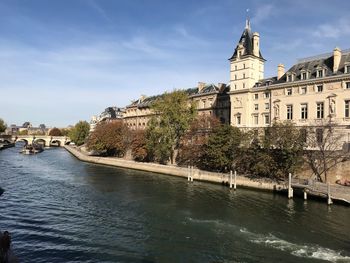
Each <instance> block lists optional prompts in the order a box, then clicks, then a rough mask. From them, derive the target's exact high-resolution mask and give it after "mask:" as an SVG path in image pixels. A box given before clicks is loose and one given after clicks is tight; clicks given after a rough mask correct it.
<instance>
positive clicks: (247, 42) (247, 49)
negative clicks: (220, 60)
mask: <svg viewBox="0 0 350 263" xmlns="http://www.w3.org/2000/svg"><path fill="white" fill-rule="evenodd" d="M240 44H241V45H243V47H244V52H243V54H242V56H241V57H242V58H244V57H245V56H254V57H255V55H254V53H253V34H252V31H251V30H250V26H247V27H246V28H245V29H244V31H243V33H242V36H241V38H240V39H239V42H238V44H237V47H236V48H235V51H234V53H233V55H232V56H231V57H230V58H229V60H232V59H236V58H237V53H238V46H239V45H240ZM259 58H261V59H264V58H263V56H262V55H261V52H260V51H259ZM264 60H265V59H264Z"/></svg>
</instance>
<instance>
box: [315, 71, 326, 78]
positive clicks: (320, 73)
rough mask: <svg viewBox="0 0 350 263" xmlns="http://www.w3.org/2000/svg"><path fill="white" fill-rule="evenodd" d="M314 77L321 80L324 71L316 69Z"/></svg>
mask: <svg viewBox="0 0 350 263" xmlns="http://www.w3.org/2000/svg"><path fill="white" fill-rule="evenodd" d="M316 77H318V78H323V77H324V69H318V70H317V73H316Z"/></svg>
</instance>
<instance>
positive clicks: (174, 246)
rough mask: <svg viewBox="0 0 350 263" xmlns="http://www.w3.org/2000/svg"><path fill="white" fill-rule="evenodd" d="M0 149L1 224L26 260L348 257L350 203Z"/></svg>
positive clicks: (59, 153) (55, 153) (56, 151)
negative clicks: (292, 196) (234, 187)
mask: <svg viewBox="0 0 350 263" xmlns="http://www.w3.org/2000/svg"><path fill="white" fill-rule="evenodd" d="M18 152H19V148H18V147H16V148H11V149H6V150H3V151H0V186H1V187H2V188H4V189H5V193H4V194H3V195H2V196H1V197H0V230H1V231H4V230H8V231H10V232H11V234H12V239H13V248H14V251H15V253H16V254H17V256H18V257H19V258H20V260H21V262H36V263H38V262H144V263H151V262H171V263H172V262H186V263H187V262H293V263H295V262H350V208H349V207H345V206H340V205H333V206H329V207H328V206H327V205H326V204H325V202H318V201H313V200H308V201H307V202H304V201H303V200H301V199H294V200H288V199H287V198H286V197H285V196H280V195H274V194H272V193H269V192H260V191H253V190H246V189H238V190H237V191H236V192H234V191H230V190H229V189H228V188H227V187H224V186H221V185H214V184H209V183H202V182H194V183H193V184H191V183H188V182H187V180H184V179H182V178H177V177H171V176H165V175H159V174H153V173H148V172H140V171H133V170H125V169H118V168H114V167H107V166H100V165H93V164H88V163H83V162H80V161H78V160H77V159H76V158H75V157H73V156H71V155H70V154H69V153H68V152H67V151H65V150H64V149H62V148H52V149H48V150H45V151H44V152H43V153H41V154H38V155H33V156H25V155H21V154H19V153H18Z"/></svg>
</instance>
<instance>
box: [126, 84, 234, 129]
mask: <svg viewBox="0 0 350 263" xmlns="http://www.w3.org/2000/svg"><path fill="white" fill-rule="evenodd" d="M185 92H186V93H187V94H188V98H189V101H194V102H195V105H196V108H197V110H198V114H200V115H207V116H214V117H217V118H218V119H219V120H220V121H221V122H222V123H230V97H229V95H228V92H229V87H228V86H227V85H226V84H223V83H219V84H218V85H214V84H206V83H203V82H199V83H198V86H197V87H196V88H191V89H187V90H185ZM161 96H162V95H157V96H152V97H146V96H141V97H140V98H139V99H138V100H135V101H134V102H132V103H131V104H130V105H128V106H126V110H125V115H124V118H123V119H124V122H125V123H126V125H127V126H128V127H129V128H130V129H132V130H137V129H145V128H146V127H147V123H148V121H149V120H150V118H151V117H152V116H153V115H154V113H153V111H152V109H151V106H152V103H153V102H154V101H155V100H156V99H158V98H160V97H161Z"/></svg>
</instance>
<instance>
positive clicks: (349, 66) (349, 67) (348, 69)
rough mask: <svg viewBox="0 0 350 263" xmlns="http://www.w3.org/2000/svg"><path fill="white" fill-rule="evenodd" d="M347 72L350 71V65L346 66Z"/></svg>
mask: <svg viewBox="0 0 350 263" xmlns="http://www.w3.org/2000/svg"><path fill="white" fill-rule="evenodd" d="M345 73H350V65H346V66H345Z"/></svg>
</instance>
